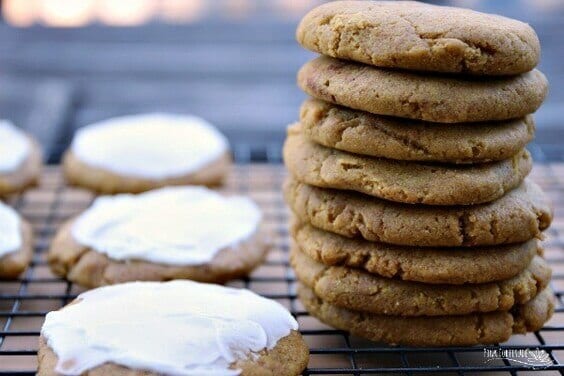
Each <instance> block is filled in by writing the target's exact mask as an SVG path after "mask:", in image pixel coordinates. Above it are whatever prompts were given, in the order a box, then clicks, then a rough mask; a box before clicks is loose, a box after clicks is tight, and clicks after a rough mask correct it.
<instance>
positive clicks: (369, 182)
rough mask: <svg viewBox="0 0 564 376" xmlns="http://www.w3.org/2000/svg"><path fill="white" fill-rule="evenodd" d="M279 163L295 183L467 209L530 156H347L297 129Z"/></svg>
mask: <svg viewBox="0 0 564 376" xmlns="http://www.w3.org/2000/svg"><path fill="white" fill-rule="evenodd" d="M283 154H284V162H285V164H286V167H287V168H288V170H289V171H290V173H291V174H292V175H293V176H294V178H295V179H297V180H299V181H302V182H304V183H307V184H311V185H314V186H316V187H322V188H334V189H345V190H353V191H357V192H361V193H365V194H368V195H371V196H375V197H379V198H382V199H386V200H390V201H396V202H404V203H409V204H426V205H473V204H480V203H484V202H490V201H493V200H495V199H498V198H500V197H501V196H503V195H504V194H505V193H506V192H508V191H510V190H511V189H513V188H515V187H517V186H518V185H519V184H520V183H521V181H522V180H523V179H524V178H525V176H527V175H528V174H529V172H530V171H531V167H532V160H531V156H530V154H529V152H528V151H526V150H522V151H520V152H519V153H517V154H516V155H515V156H513V157H511V158H510V159H506V160H504V161H500V162H491V163H483V164H478V165H436V164H428V163H415V162H406V161H394V160H389V159H384V158H373V157H366V156H361V155H357V154H351V153H347V152H343V151H339V150H335V149H331V148H327V147H325V146H321V145H318V144H316V143H314V142H311V141H309V140H308V139H307V138H306V137H304V135H303V134H302V131H301V126H300V125H299V124H298V125H293V126H291V127H290V128H289V129H288V137H287V138H286V142H285V144H284V150H283Z"/></svg>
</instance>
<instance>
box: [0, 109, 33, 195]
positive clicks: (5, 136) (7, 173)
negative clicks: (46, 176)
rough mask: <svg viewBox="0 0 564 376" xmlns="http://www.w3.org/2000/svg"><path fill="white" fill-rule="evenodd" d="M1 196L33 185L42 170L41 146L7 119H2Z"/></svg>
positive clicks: (0, 128)
mask: <svg viewBox="0 0 564 376" xmlns="http://www.w3.org/2000/svg"><path fill="white" fill-rule="evenodd" d="M0 156H1V157H0V196H3V195H7V194H11V193H19V192H22V191H24V190H25V189H26V188H28V187H30V186H33V185H35V184H36V183H37V181H38V180H39V174H40V172H41V165H42V155H41V148H40V147H39V145H38V144H37V142H36V141H35V140H33V139H32V138H31V137H30V136H28V135H27V134H25V133H24V132H23V131H21V130H20V129H18V128H16V127H15V126H14V125H13V124H12V123H11V122H9V121H7V120H0Z"/></svg>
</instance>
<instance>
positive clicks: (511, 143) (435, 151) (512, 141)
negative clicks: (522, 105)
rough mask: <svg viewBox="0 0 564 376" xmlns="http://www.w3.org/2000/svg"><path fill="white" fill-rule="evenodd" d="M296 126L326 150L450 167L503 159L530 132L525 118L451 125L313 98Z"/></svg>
mask: <svg viewBox="0 0 564 376" xmlns="http://www.w3.org/2000/svg"><path fill="white" fill-rule="evenodd" d="M300 123H301V125H302V129H303V132H304V135H305V136H307V137H308V138H309V139H311V140H313V141H315V142H317V143H319V144H321V145H324V146H327V147H330V148H334V149H339V150H343V151H349V152H352V153H357V154H363V155H369V156H374V157H383V158H389V159H399V160H410V161H434V162H450V163H476V162H489V161H500V160H503V159H508V158H510V157H512V156H513V155H515V154H517V153H518V152H519V151H520V150H521V149H523V148H524V147H525V145H527V144H528V143H529V142H530V141H531V140H532V139H533V136H534V133H535V123H534V121H533V117H532V116H530V115H528V116H526V117H524V118H521V119H514V120H507V121H499V122H484V123H469V124H458V125H456V126H452V125H450V124H440V123H428V122H423V121H417V120H409V119H400V118H392V117H388V116H381V115H374V114H370V113H368V112H364V111H357V110H351V109H348V108H345V107H341V106H337V105H333V104H331V103H328V102H324V101H321V100H318V99H308V100H306V101H305V102H304V103H303V104H302V108H301V113H300Z"/></svg>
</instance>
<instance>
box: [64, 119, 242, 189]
mask: <svg viewBox="0 0 564 376" xmlns="http://www.w3.org/2000/svg"><path fill="white" fill-rule="evenodd" d="M230 168H231V156H230V152H229V145H228V142H227V139H226V138H225V137H224V136H223V135H222V134H221V133H220V132H219V131H218V130H217V129H216V128H214V127H213V126H212V125H211V124H209V123H207V122H206V121H205V120H203V119H200V118H197V117H193V116H181V115H169V114H148V115H135V116H125V117H121V118H115V119H109V120H106V121H104V122H101V123H97V124H92V125H89V126H87V127H84V128H81V129H80V130H78V132H77V133H76V135H75V137H74V139H73V142H72V145H71V148H70V149H69V150H68V151H67V152H66V153H65V156H64V159H63V169H64V172H65V177H66V178H67V181H68V182H69V183H70V184H73V185H77V186H81V187H84V188H87V189H90V190H92V191H95V192H98V193H103V194H114V193H139V192H144V191H148V190H150V189H155V188H160V187H164V186H169V185H207V186H215V185H219V184H221V183H222V182H223V180H224V178H225V177H226V175H227V173H228V172H229V169H230Z"/></svg>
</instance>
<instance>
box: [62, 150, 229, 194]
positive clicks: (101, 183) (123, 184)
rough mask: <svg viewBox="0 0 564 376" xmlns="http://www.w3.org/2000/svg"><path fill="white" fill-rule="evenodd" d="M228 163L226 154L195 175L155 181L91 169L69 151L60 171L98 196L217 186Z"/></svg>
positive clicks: (225, 174) (227, 170) (225, 173)
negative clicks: (185, 186)
mask: <svg viewBox="0 0 564 376" xmlns="http://www.w3.org/2000/svg"><path fill="white" fill-rule="evenodd" d="M231 164H232V163H231V156H230V155H229V154H227V153H226V154H224V155H222V156H221V157H220V158H219V159H217V160H216V161H213V162H211V163H210V164H208V165H207V166H205V167H204V168H202V169H200V170H199V171H197V172H195V173H190V174H188V175H184V176H178V177H174V178H167V179H162V180H157V179H146V178H140V177H133V176H123V175H119V174H116V173H114V172H111V171H108V170H105V169H102V168H98V167H94V166H90V165H88V164H86V163H84V162H82V161H81V160H79V159H78V158H76V157H75V155H74V154H73V153H72V152H71V151H68V152H67V153H66V154H65V156H64V159H63V169H64V173H65V177H66V179H67V181H68V182H69V184H72V185H77V186H80V187H83V188H86V189H90V190H92V191H95V192H97V193H100V194H114V193H141V192H145V191H149V190H151V189H156V188H161V187H164V186H169V185H206V186H216V185H219V184H221V183H222V182H223V180H224V179H225V177H226V176H227V174H228V172H229V170H230V169H231Z"/></svg>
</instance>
